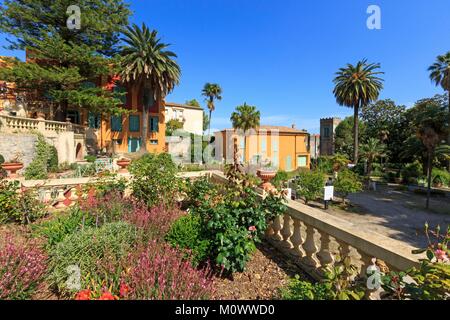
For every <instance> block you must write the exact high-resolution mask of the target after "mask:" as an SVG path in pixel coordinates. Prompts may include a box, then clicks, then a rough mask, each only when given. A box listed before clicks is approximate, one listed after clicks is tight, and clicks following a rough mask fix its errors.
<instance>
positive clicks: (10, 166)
mask: <svg viewBox="0 0 450 320" xmlns="http://www.w3.org/2000/svg"><path fill="white" fill-rule="evenodd" d="M2 168H3V169H4V170H5V171H6V172H8V178H10V179H16V178H17V177H18V175H17V171H18V170H20V169H22V168H23V163H21V162H5V163H2Z"/></svg>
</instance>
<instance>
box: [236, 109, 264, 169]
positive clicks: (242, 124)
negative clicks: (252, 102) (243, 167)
mask: <svg viewBox="0 0 450 320" xmlns="http://www.w3.org/2000/svg"><path fill="white" fill-rule="evenodd" d="M260 119H261V114H260V112H259V111H258V110H257V109H256V107H255V106H249V105H248V104H247V103H244V104H243V105H241V106H238V107H236V111H234V112H233V113H232V114H231V117H230V120H231V123H232V124H233V128H234V129H241V130H243V131H244V161H245V150H246V149H247V136H246V135H245V133H246V132H247V131H248V130H250V129H255V128H257V127H259V121H260Z"/></svg>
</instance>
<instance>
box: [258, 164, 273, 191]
mask: <svg viewBox="0 0 450 320" xmlns="http://www.w3.org/2000/svg"><path fill="white" fill-rule="evenodd" d="M256 174H257V175H258V177H259V178H261V180H262V181H263V183H262V184H261V186H260V187H261V188H262V189H263V190H264V191H266V192H270V191H272V190H274V189H275V187H274V186H273V185H272V183H270V181H271V180H272V179H273V178H275V175H276V174H277V172H276V171H275V170H272V169H264V168H262V169H258V171H257V172H256Z"/></svg>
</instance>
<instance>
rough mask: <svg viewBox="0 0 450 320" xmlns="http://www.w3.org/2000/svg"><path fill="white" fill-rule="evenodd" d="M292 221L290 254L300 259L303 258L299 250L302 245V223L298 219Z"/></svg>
mask: <svg viewBox="0 0 450 320" xmlns="http://www.w3.org/2000/svg"><path fill="white" fill-rule="evenodd" d="M293 220H294V232H293V233H292V236H291V243H292V253H293V254H294V255H298V256H300V257H303V256H304V254H303V251H302V249H301V245H302V243H303V239H302V222H301V221H300V220H298V219H295V218H294V219H293Z"/></svg>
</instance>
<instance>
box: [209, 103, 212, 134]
mask: <svg viewBox="0 0 450 320" xmlns="http://www.w3.org/2000/svg"><path fill="white" fill-rule="evenodd" d="M211 113H212V110H211V109H209V123H208V139H209V141H208V142H210V141H211Z"/></svg>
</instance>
